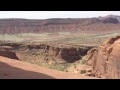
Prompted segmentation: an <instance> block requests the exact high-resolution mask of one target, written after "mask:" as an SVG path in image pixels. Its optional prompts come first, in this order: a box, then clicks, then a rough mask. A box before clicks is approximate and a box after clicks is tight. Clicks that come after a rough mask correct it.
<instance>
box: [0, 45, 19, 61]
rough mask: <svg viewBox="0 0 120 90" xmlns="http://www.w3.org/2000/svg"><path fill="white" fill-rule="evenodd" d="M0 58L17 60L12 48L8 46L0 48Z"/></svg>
mask: <svg viewBox="0 0 120 90" xmlns="http://www.w3.org/2000/svg"><path fill="white" fill-rule="evenodd" d="M0 56H4V57H8V58H11V59H17V60H19V58H18V57H17V56H16V53H15V52H13V51H12V48H11V47H8V46H0Z"/></svg>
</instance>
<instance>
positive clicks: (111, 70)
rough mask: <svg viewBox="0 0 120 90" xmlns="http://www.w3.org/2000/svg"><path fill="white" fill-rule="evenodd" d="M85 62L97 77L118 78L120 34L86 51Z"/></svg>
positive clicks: (119, 70) (119, 72) (119, 73)
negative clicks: (86, 59) (90, 66)
mask: <svg viewBox="0 0 120 90" xmlns="http://www.w3.org/2000/svg"><path fill="white" fill-rule="evenodd" d="M87 64H91V65H92V69H93V74H94V75H95V76H97V77H103V78H110V79H119V78H120V36H117V37H115V38H110V39H108V40H107V41H105V42H104V43H103V44H102V45H100V46H99V47H98V48H97V49H92V50H90V51H89V52H88V62H87Z"/></svg>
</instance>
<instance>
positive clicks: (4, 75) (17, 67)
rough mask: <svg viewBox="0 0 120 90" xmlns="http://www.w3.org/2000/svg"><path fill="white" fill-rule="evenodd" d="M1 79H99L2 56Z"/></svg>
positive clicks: (0, 65)
mask: <svg viewBox="0 0 120 90" xmlns="http://www.w3.org/2000/svg"><path fill="white" fill-rule="evenodd" d="M0 79H97V78H94V77H88V76H84V75H77V74H72V73H68V72H61V71H56V70H51V69H47V68H43V67H40V66H37V65H33V64H30V63H26V62H22V61H18V60H14V59H9V58H6V57H1V56H0Z"/></svg>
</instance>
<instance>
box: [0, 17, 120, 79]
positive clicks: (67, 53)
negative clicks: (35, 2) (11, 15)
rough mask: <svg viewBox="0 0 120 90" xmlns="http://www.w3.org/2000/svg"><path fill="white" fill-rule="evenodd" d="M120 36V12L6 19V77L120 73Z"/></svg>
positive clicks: (0, 25)
mask: <svg viewBox="0 0 120 90" xmlns="http://www.w3.org/2000/svg"><path fill="white" fill-rule="evenodd" d="M119 36H120V16H115V15H108V16H105V17H96V18H76V19H70V18H68V19H60V18H58V19H46V20H34V19H0V78H1V79H9V78H13V79H17V78H19V79H21V78H24V79H29V78H32V79H93V78H94V79H98V78H106V79H108V78H112V79H114V78H120V76H119V64H118V62H119V60H118V58H117V59H115V58H114V57H119ZM106 40H107V41H106ZM111 48H112V49H111ZM112 56H113V58H112ZM107 60H108V61H107Z"/></svg>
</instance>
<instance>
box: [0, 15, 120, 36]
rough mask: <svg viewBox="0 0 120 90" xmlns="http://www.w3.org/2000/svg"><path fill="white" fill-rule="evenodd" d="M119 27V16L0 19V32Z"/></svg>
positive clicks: (87, 29) (86, 30) (17, 32)
mask: <svg viewBox="0 0 120 90" xmlns="http://www.w3.org/2000/svg"><path fill="white" fill-rule="evenodd" d="M119 29H120V16H114V15H108V16H105V17H98V18H66V19H65V18H64V19H63V18H62V19H60V18H55V19H54V18H52V19H44V20H36V19H20V18H19V19H14V18H12V19H0V34H19V33H43V32H51V33H53V32H61V31H62V32H63V31H69V32H81V31H82V32H84V31H85V32H98V31H100V30H102V31H112V30H119Z"/></svg>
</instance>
